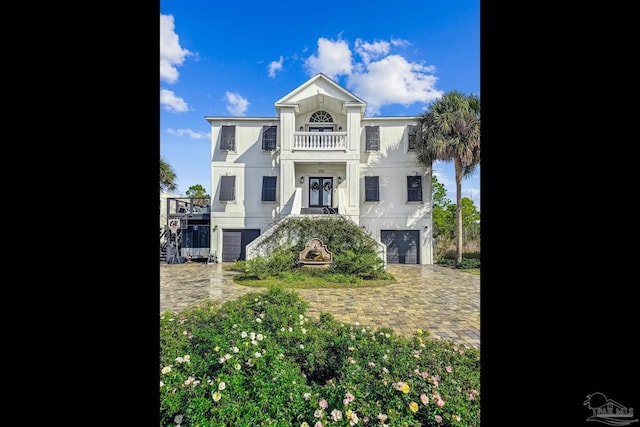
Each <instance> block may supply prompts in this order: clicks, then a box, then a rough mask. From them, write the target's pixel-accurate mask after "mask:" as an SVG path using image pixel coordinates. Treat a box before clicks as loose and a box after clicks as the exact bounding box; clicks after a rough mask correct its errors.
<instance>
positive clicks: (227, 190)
mask: <svg viewBox="0 0 640 427" xmlns="http://www.w3.org/2000/svg"><path fill="white" fill-rule="evenodd" d="M235 187H236V177H235V176H222V177H220V201H221V202H229V201H233V200H235V199H236V197H235V194H236V188H235Z"/></svg>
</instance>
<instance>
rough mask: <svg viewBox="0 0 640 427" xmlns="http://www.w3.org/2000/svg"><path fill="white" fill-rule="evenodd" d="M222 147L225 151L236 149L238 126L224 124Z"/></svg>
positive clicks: (221, 139)
mask: <svg viewBox="0 0 640 427" xmlns="http://www.w3.org/2000/svg"><path fill="white" fill-rule="evenodd" d="M220 149H221V150H225V151H236V127H235V126H222V136H221V138H220Z"/></svg>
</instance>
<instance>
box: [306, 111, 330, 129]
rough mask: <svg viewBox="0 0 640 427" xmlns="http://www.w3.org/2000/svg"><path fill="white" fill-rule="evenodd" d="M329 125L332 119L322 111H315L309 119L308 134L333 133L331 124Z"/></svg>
mask: <svg viewBox="0 0 640 427" xmlns="http://www.w3.org/2000/svg"><path fill="white" fill-rule="evenodd" d="M316 123H318V124H316ZM322 123H326V124H322ZM329 123H333V117H331V114H329V113H327V112H326V111H322V110H320V111H316V112H315V113H313V114H312V115H311V117H310V118H309V126H308V128H309V132H333V130H334V129H333V124H329Z"/></svg>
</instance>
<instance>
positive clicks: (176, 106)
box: [160, 89, 189, 113]
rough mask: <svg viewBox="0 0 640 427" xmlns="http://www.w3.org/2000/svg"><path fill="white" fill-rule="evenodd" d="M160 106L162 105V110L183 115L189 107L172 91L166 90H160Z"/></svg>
mask: <svg viewBox="0 0 640 427" xmlns="http://www.w3.org/2000/svg"><path fill="white" fill-rule="evenodd" d="M160 105H164V109H165V110H167V111H170V112H173V113H184V112H185V111H189V106H188V105H187V103H186V102H184V99H182V98H180V97H178V96H176V95H175V93H173V91H171V90H168V89H160Z"/></svg>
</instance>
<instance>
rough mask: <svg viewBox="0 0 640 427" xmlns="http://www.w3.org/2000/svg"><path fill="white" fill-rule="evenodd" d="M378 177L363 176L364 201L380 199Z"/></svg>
mask: <svg viewBox="0 0 640 427" xmlns="http://www.w3.org/2000/svg"><path fill="white" fill-rule="evenodd" d="M378 178H379V177H377V176H365V177H364V200H365V202H379V201H380V186H379V179H378Z"/></svg>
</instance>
